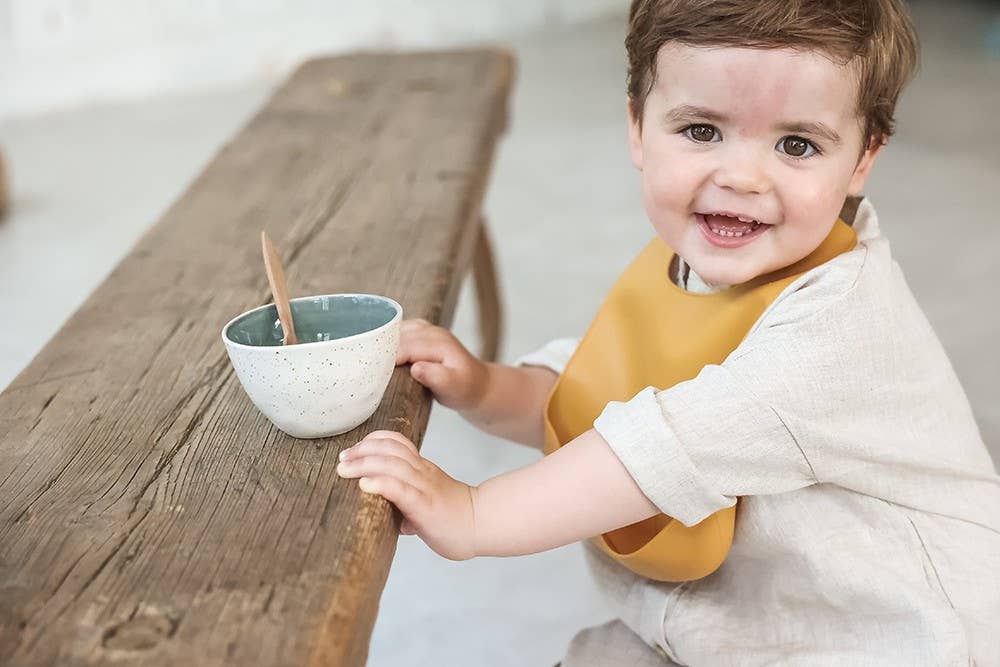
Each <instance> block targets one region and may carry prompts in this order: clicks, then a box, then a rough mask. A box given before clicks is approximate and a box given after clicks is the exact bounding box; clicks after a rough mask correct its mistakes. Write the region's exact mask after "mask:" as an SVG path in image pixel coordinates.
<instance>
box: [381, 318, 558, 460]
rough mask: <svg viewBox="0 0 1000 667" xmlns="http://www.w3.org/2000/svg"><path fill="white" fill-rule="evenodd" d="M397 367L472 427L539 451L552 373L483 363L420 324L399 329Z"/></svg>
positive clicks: (443, 334) (444, 332) (442, 331)
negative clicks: (405, 367)
mask: <svg viewBox="0 0 1000 667" xmlns="http://www.w3.org/2000/svg"><path fill="white" fill-rule="evenodd" d="M402 364H411V366H410V374H411V375H412V376H413V378H414V379H415V380H416V381H417V382H419V383H420V384H422V385H424V386H425V387H427V388H428V389H429V390H430V391H431V393H432V394H433V395H434V398H435V399H437V401H438V402H439V403H441V405H444V406H445V407H448V408H451V409H453V410H455V411H457V412H458V413H459V414H461V415H462V416H463V417H464V418H465V419H466V420H467V421H469V422H470V423H472V425H473V426H475V427H476V428H478V429H480V430H482V431H486V432H487V433H491V434H492V435H496V436H499V437H501V438H505V439H507V440H512V441H514V442H518V443H521V444H523V445H528V446H531V447H535V448H537V449H541V448H542V443H543V440H544V430H543V421H542V411H543V410H544V408H545V399H546V398H548V395H549V392H550V391H551V389H552V386H553V385H554V384H555V381H556V379H557V378H558V375H556V373H555V372H554V371H552V370H549V369H547V368H541V367H537V366H527V367H513V366H504V365H502V364H494V363H485V362H483V361H481V360H480V359H478V358H476V357H475V355H473V354H471V353H470V352H469V351H468V350H467V349H465V346H464V345H462V343H461V342H460V341H459V340H458V339H457V338H455V336H454V334H452V333H451V332H450V331H448V330H447V329H445V328H443V327H438V326H434V325H432V324H430V323H429V322H427V321H425V320H406V321H404V322H403V324H402V325H401V327H400V342H399V352H398V353H397V355H396V365H397V366H398V365H402Z"/></svg>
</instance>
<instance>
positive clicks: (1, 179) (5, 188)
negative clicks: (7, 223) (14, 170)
mask: <svg viewBox="0 0 1000 667" xmlns="http://www.w3.org/2000/svg"><path fill="white" fill-rule="evenodd" d="M9 205H10V186H9V185H7V167H6V165H5V163H4V159H3V151H2V150H0V220H3V219H4V217H5V216H6V215H7V208H8V207H9Z"/></svg>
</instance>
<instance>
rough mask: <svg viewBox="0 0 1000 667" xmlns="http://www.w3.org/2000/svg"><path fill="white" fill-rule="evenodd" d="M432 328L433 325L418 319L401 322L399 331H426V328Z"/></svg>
mask: <svg viewBox="0 0 1000 667" xmlns="http://www.w3.org/2000/svg"><path fill="white" fill-rule="evenodd" d="M433 326H434V325H433V324H431V323H430V322H428V321H427V320H425V319H423V318H420V317H418V318H414V319H410V320H403V321H402V322H400V324H399V328H400V330H401V331H409V330H411V329H412V330H417V329H426V328H427V327H433Z"/></svg>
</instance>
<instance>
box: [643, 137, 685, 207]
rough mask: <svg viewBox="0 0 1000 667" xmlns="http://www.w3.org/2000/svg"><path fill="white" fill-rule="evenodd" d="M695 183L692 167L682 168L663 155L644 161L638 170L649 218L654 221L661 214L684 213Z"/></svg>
mask: <svg viewBox="0 0 1000 667" xmlns="http://www.w3.org/2000/svg"><path fill="white" fill-rule="evenodd" d="M647 155H648V153H647ZM697 182H698V180H697V178H696V176H695V173H694V170H693V169H685V168H682V165H681V164H678V163H677V161H676V160H671V159H670V158H669V157H668V156H666V155H663V154H660V155H654V156H653V159H652V160H647V161H646V163H645V166H644V169H643V171H642V189H643V200H644V202H645V204H646V210H647V212H648V213H649V215H650V218H652V219H653V220H657V219H661V218H662V217H663V216H664V215H670V214H677V213H686V212H687V211H688V209H689V208H690V206H691V202H692V200H693V198H694V193H695V191H696V189H697Z"/></svg>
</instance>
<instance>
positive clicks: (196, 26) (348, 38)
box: [0, 0, 626, 117]
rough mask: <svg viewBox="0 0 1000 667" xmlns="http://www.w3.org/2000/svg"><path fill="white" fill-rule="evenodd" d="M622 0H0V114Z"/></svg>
mask: <svg viewBox="0 0 1000 667" xmlns="http://www.w3.org/2000/svg"><path fill="white" fill-rule="evenodd" d="M625 2H626V0H501V1H497V0H0V117H2V116H11V115H24V114H30V113H37V112H42V111H48V110H53V109H59V108H65V107H72V106H77V105H81V104H87V103H91V102H95V101H99V100H105V99H115V98H129V97H139V96H145V95H151V94H159V93H169V92H179V91H184V90H192V89H198V88H205V87H215V86H227V85H237V84H239V83H241V82H247V81H250V80H254V79H257V80H267V81H271V80H274V79H276V78H278V77H280V76H281V75H283V74H284V73H285V72H287V71H288V70H289V69H290V68H291V67H294V66H295V64H297V63H298V62H299V61H301V60H302V59H303V58H304V57H306V56H308V55H311V54H316V53H329V52H338V51H344V50H350V49H354V48H360V47H368V48H371V47H383V48H396V47H399V48H424V47H431V46H450V45H457V44H462V43H469V42H475V41H491V40H492V41H496V40H501V39H502V38H503V37H504V36H505V35H509V34H511V33H513V32H516V31H520V30H524V29H527V28H533V27H538V26H541V25H545V24H548V25H558V24H562V23H568V22H572V21H576V20H581V19H584V18H587V17H590V16H593V15H596V14H600V13H602V12H605V11H607V10H609V9H612V8H616V7H617V8H620V7H621V6H622V5H623V4H625Z"/></svg>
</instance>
